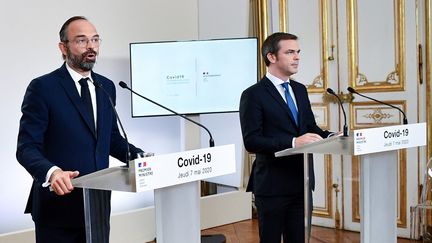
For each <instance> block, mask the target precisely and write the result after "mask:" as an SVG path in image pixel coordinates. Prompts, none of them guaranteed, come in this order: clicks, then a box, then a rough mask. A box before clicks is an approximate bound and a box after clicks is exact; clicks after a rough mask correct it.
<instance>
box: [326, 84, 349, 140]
mask: <svg viewBox="0 0 432 243" xmlns="http://www.w3.org/2000/svg"><path fill="white" fill-rule="evenodd" d="M327 93H329V94H331V95H334V96H336V98H337V99H338V101H339V105H340V107H341V109H342V112H343V116H344V126H343V136H344V137H348V126H347V118H346V113H345V109H344V107H343V105H342V100H341V99H340V98H339V96H338V95H337V94H336V93H335V92H334V91H333V90H332V89H331V88H327Z"/></svg>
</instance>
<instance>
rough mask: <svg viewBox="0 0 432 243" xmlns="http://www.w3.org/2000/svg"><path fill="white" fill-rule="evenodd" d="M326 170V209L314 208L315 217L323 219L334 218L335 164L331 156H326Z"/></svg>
mask: <svg viewBox="0 0 432 243" xmlns="http://www.w3.org/2000/svg"><path fill="white" fill-rule="evenodd" d="M324 168H325V178H326V180H325V183H326V185H325V195H326V205H325V207H324V208H319V207H314V208H313V211H312V215H313V216H317V217H323V218H333V193H332V192H333V190H332V188H333V184H332V183H333V180H332V174H333V162H332V157H331V155H329V154H326V155H324Z"/></svg>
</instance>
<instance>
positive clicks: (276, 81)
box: [266, 72, 290, 87]
mask: <svg viewBox="0 0 432 243" xmlns="http://www.w3.org/2000/svg"><path fill="white" fill-rule="evenodd" d="M266 77H267V78H268V79H270V81H271V82H272V83H273V85H274V86H276V87H278V86H279V85H282V84H283V83H285V82H288V83H289V82H290V81H289V79H288V80H286V81H283V80H282V79H280V78H278V77H276V76H274V75H273V74H271V73H269V72H267V73H266Z"/></svg>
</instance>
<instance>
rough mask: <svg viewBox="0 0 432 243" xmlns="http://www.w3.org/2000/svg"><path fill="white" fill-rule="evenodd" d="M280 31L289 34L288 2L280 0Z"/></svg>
mask: <svg viewBox="0 0 432 243" xmlns="http://www.w3.org/2000/svg"><path fill="white" fill-rule="evenodd" d="M279 31H280V32H287V21H286V0H279Z"/></svg>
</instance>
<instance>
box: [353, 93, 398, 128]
mask: <svg viewBox="0 0 432 243" xmlns="http://www.w3.org/2000/svg"><path fill="white" fill-rule="evenodd" d="M386 102H387V103H389V104H392V105H394V106H397V107H399V108H401V109H402V110H403V111H405V110H406V101H405V100H399V101H395V100H392V101H386ZM349 116H350V117H351V119H350V129H351V130H354V129H360V128H369V127H377V126H383V125H385V126H391V125H399V124H402V119H403V117H402V115H401V114H400V112H399V111H398V110H396V109H394V108H391V107H388V106H385V105H382V104H377V103H375V102H369V101H366V102H353V103H351V104H350V106H349Z"/></svg>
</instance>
